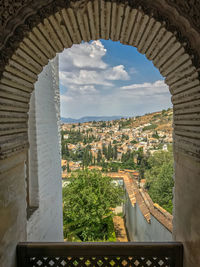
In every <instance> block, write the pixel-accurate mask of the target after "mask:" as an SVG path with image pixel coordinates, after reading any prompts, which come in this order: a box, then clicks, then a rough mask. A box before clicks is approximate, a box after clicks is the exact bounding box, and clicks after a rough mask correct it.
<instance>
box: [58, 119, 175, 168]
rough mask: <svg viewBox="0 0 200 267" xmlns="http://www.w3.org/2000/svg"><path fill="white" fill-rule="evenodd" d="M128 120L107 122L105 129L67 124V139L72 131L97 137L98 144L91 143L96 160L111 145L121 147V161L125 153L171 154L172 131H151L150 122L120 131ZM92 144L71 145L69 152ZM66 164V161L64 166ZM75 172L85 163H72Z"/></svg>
mask: <svg viewBox="0 0 200 267" xmlns="http://www.w3.org/2000/svg"><path fill="white" fill-rule="evenodd" d="M123 120H124V121H125V120H126V119H121V120H119V121H111V122H107V123H106V125H105V124H104V127H103V126H102V122H95V123H94V122H86V123H81V124H80V123H76V124H63V125H62V130H63V131H64V132H67V133H66V134H64V135H63V138H64V139H65V140H67V139H68V138H69V131H78V132H80V133H82V134H83V135H87V136H90V135H92V136H93V137H95V140H94V141H92V142H91V143H89V145H90V147H91V149H90V150H91V153H92V156H93V157H95V158H97V155H98V151H99V150H101V151H102V150H103V146H106V147H108V146H109V144H111V145H112V146H114V145H116V146H117V161H121V158H122V155H123V153H127V151H138V150H139V149H141V148H142V149H143V152H144V153H147V152H148V153H150V154H153V153H154V152H155V151H158V149H162V150H165V151H167V150H168V144H170V143H172V127H171V130H169V129H167V130H165V129H162V130H159V129H158V130H157V129H148V127H149V126H150V127H149V128H151V123H150V122H147V123H144V124H140V125H138V126H137V127H134V126H132V125H131V124H130V125H128V127H120V123H121V122H122V121H123ZM87 145H88V144H84V143H83V142H79V143H78V144H71V143H68V149H69V151H73V152H75V151H77V150H78V149H80V148H84V147H86V146H87ZM65 164H66V161H64V160H63V161H62V166H64V165H65ZM69 167H70V169H71V170H77V169H79V168H80V167H81V162H73V161H70V162H69Z"/></svg>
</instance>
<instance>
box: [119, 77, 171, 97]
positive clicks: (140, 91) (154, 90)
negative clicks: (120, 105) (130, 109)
mask: <svg viewBox="0 0 200 267" xmlns="http://www.w3.org/2000/svg"><path fill="white" fill-rule="evenodd" d="M120 89H121V90H124V91H126V93H131V94H132V95H136V96H137V95H138V96H141V95H144V96H150V95H157V94H166V93H169V89H168V86H167V85H166V84H165V83H164V81H162V80H158V81H156V82H154V83H142V84H131V85H127V86H122V87H120Z"/></svg>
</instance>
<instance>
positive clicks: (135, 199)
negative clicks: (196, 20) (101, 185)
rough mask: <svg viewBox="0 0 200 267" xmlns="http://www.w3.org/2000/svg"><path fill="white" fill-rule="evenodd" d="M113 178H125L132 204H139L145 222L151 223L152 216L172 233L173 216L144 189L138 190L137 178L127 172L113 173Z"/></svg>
mask: <svg viewBox="0 0 200 267" xmlns="http://www.w3.org/2000/svg"><path fill="white" fill-rule="evenodd" d="M110 176H111V177H113V178H115V177H118V178H119V177H120V178H123V181H124V185H125V187H126V191H127V194H128V196H129V199H130V202H131V204H132V205H133V206H135V204H136V203H137V204H138V206H139V208H140V211H141V212H142V214H143V216H144V218H145V220H146V221H147V222H148V223H151V215H152V216H153V217H154V218H156V219H157V220H158V221H159V222H160V223H161V224H162V225H163V226H164V227H165V228H167V229H168V230H169V231H170V232H172V228H173V226H172V220H173V216H172V215H171V214H170V213H168V212H167V211H166V210H165V209H163V208H162V207H160V206H159V205H158V204H157V203H154V202H153V201H152V199H151V197H150V196H149V194H148V193H147V191H146V190H144V189H143V188H138V185H137V182H136V180H135V178H134V177H133V176H132V175H131V174H130V173H128V172H127V171H126V172H121V173H120V174H119V173H113V174H112V175H110Z"/></svg>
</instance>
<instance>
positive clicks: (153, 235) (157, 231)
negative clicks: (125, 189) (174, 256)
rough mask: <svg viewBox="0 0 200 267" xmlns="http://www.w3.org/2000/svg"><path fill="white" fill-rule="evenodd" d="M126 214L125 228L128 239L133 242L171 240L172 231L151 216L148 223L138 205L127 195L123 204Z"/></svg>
mask: <svg viewBox="0 0 200 267" xmlns="http://www.w3.org/2000/svg"><path fill="white" fill-rule="evenodd" d="M124 213H125V214H126V216H125V218H126V228H127V231H128V235H129V238H130V241H135V242H137V241H138V242H145V241H146V242H159V241H160V242H162V241H172V233H171V232H170V231H169V230H168V229H167V228H165V227H164V226H163V225H162V224H161V223H160V222H159V221H158V220H157V219H156V218H154V217H153V216H152V214H151V215H150V216H151V222H150V223H148V222H147V220H146V219H145V218H144V216H143V214H142V212H141V210H140V207H139V205H138V204H137V203H136V204H135V205H134V206H133V205H132V204H131V202H130V199H129V197H128V195H127V201H126V203H125V205H124Z"/></svg>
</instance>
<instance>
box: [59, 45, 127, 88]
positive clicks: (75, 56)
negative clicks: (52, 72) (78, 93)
mask: <svg viewBox="0 0 200 267" xmlns="http://www.w3.org/2000/svg"><path fill="white" fill-rule="evenodd" d="M105 54H106V49H105V48H104V46H103V44H102V43H101V42H100V41H93V42H92V43H82V44H80V45H73V46H72V48H68V49H66V50H64V52H63V53H62V54H61V55H60V57H59V64H60V72H59V74H60V82H61V84H62V85H64V86H65V87H67V88H69V87H70V86H71V85H80V86H84V85H101V86H105V87H112V86H114V81H117V80H128V79H129V75H128V73H127V72H126V70H125V67H124V66H123V65H117V66H114V67H111V66H109V65H108V64H106V63H105V62H104V61H103V59H102V58H103V56H105Z"/></svg>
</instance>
